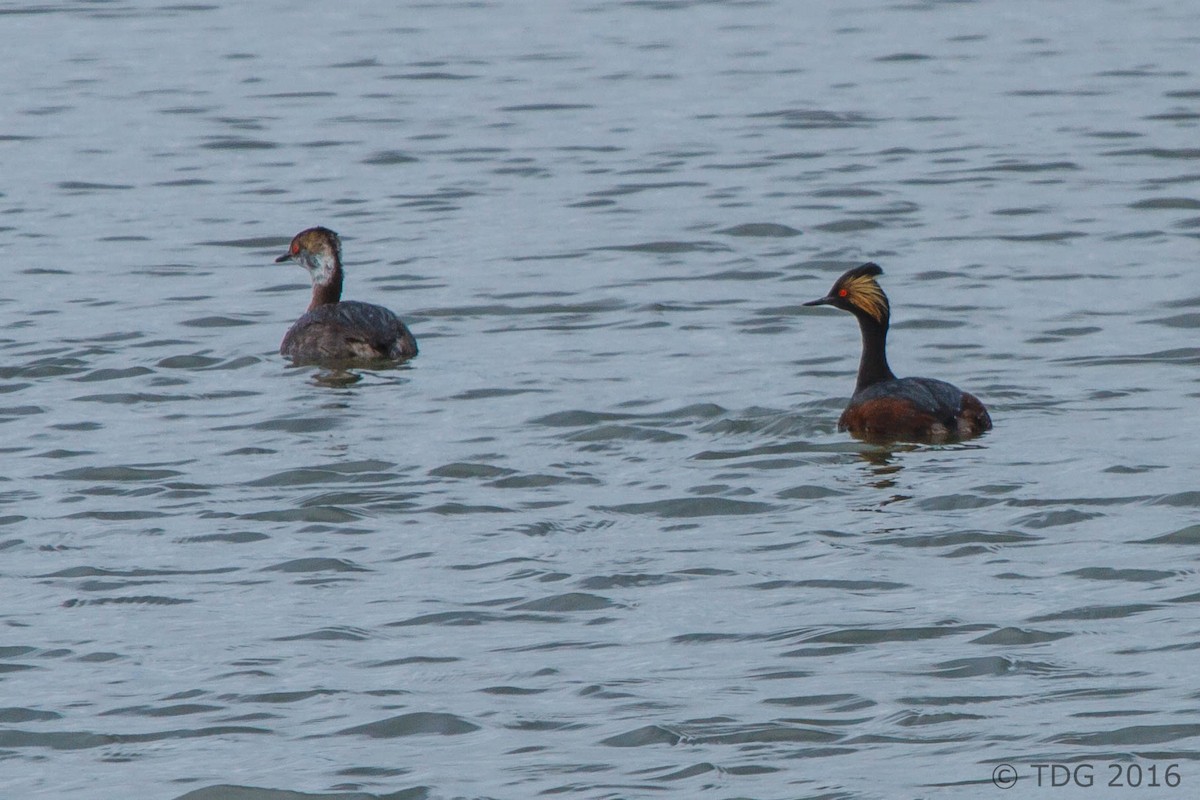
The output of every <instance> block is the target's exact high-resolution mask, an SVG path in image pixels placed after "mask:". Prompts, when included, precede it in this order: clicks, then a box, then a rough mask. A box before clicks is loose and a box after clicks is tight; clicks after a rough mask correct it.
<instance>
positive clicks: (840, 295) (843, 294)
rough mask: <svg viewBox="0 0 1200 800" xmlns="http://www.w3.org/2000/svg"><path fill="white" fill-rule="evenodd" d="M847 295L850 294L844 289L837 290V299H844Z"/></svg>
mask: <svg viewBox="0 0 1200 800" xmlns="http://www.w3.org/2000/svg"><path fill="white" fill-rule="evenodd" d="M848 294H850V293H849V292H847V291H846V290H845V289H838V297H845V296H846V295H848Z"/></svg>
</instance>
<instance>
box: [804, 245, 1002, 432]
mask: <svg viewBox="0 0 1200 800" xmlns="http://www.w3.org/2000/svg"><path fill="white" fill-rule="evenodd" d="M882 274H883V270H882V269H880V268H879V265H878V264H870V263H869V264H863V265H862V266H860V267H855V268H854V269H851V270H847V271H846V272H845V273H844V274H843V275H842V276H841V277H840V278H838V279H837V280H836V281H835V282H834V284H833V288H832V289H830V290H829V294H827V295H825V296H824V297H822V298H820V299H818V300H813V301H811V302H808V303H805V304H804V305H806V306H821V305H829V306H833V307H835V308H840V309H842V310H843V311H849V312H850V313H851V314H853V315H854V316H855V318H857V319H858V327H859V330H860V331H861V333H862V356H861V357H860V359H859V362H858V381H857V383H856V384H855V386H854V396H853V397H851V398H850V404H849V405H848V406H846V410H845V411H843V412H842V416H841V418H840V419H839V420H838V430H849V431H850V433H852V434H854V435H855V436H858V437H860V438H863V439H877V440H895V439H906V440H914V441H945V440H947V439H961V438H966V437H970V436H975V435H977V434H980V433H983V432H984V431H986V430H990V429H991V427H992V419H991V417H990V416H989V415H988V412H987V409H986V408H984V407H983V403H981V402H979V400H978V398H976V397H975V396H974V395H972V394H969V393H967V392H964V391H962V390H961V389H959V388H958V387H956V386H953V385H952V384H949V383H946V382H945V381H939V380H935V379H933V378H897V377H896V375H895V374H894V373H893V372H892V369H891V367H889V366H888V360H887V332H888V324H889V322H890V321H891V304H890V303H888V299H887V295H886V294H884V292H883V287H881V286H880V285H879V281H877V280H876V278H878V277H879V276H880V275H882Z"/></svg>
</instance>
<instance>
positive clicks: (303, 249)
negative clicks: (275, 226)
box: [275, 227, 417, 364]
mask: <svg viewBox="0 0 1200 800" xmlns="http://www.w3.org/2000/svg"><path fill="white" fill-rule="evenodd" d="M275 261H276V263H281V262H284V261H295V262H296V263H297V264H299V265H300V266H302V267H304V268H305V269H306V270H308V273H309V275H311V276H312V302H311V303H309V305H308V311H307V312H305V314H304V316H302V317H300V319H298V320H296V324H294V325H292V327H291V328H290V329H289V330H288V332H287V334H286V335H284V337H283V343H282V344H280V346H279V352H280V353H281V354H282V355H284V356H286V357H287V358H290V359H291V360H292V361H293V362H295V363H298V364H320V363H334V362H338V363H344V362H366V361H382V360H390V361H400V360H403V359H407V358H412V357H413V356H415V355H416V354H417V340H416V339H414V338H413V335H412V333H410V332H409V330H408V328H407V327H405V325H404V323H403V322H401V321H400V318H399V317H397V316H396V315H395V314H393V313H392V312H391V311H388V310H387V309H386V308H384V307H383V306H377V305H372V304H371V303H359V302H357V301H354V300H347V301H343V300H342V299H341V298H342V280H343V273H342V240H341V239H339V238H338V235H337V234H336V233H334V232H333V231H331V230H329V229H328V228H321V227H317V228H309V229H308V230H305V231H301V232H300V233H298V234H296V236H295V238H293V239H292V244H291V247H289V248H288V251H287V252H286V253H284V254H283V255H281V256H280V257H279V258H277V259H275Z"/></svg>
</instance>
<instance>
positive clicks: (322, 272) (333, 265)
mask: <svg viewBox="0 0 1200 800" xmlns="http://www.w3.org/2000/svg"><path fill="white" fill-rule="evenodd" d="M303 264H304V266H305V268H306V269H307V270H308V272H309V274H310V275H311V276H312V287H313V290H312V302H311V303H309V304H308V310H309V311H312V310H313V309H314V308H317V307H318V306H325V305H330V304H332V303H336V302H338V301H339V300H341V299H342V265H341V262H340V261H339V260H338V258H337V256H336V255H332V254H320V255H318V254H316V253H312V254H309V255H308V257H307V258H305V259H304V261H303Z"/></svg>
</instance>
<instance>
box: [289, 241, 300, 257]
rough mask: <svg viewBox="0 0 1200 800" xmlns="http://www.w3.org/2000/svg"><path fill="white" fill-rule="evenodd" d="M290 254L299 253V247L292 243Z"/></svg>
mask: <svg viewBox="0 0 1200 800" xmlns="http://www.w3.org/2000/svg"><path fill="white" fill-rule="evenodd" d="M290 252H291V254H292V255H296V253H299V252H300V245H298V244H296V243H295V242H292V249H291V251H290Z"/></svg>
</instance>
